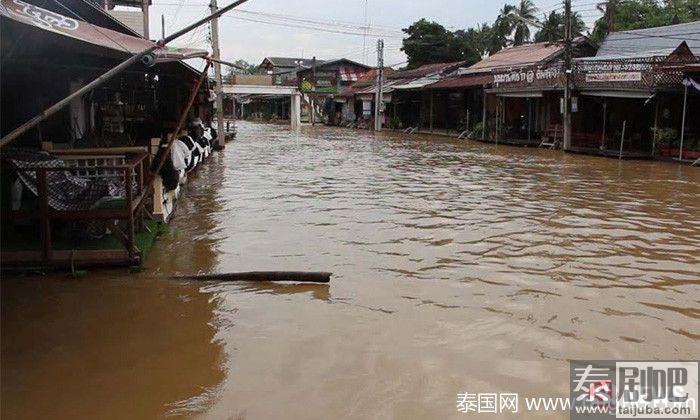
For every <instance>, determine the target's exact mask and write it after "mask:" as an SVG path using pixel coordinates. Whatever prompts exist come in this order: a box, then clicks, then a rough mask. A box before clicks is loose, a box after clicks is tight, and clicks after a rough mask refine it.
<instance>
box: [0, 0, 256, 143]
mask: <svg viewBox="0 0 700 420" xmlns="http://www.w3.org/2000/svg"><path fill="white" fill-rule="evenodd" d="M247 1H248V0H237V1H235V2H233V3H231V4H229V5H228V6H226V7H223V8H221V9H219V10H218V11H217V12H216V13H212V14H211V15H209V16H206V17H204V18H202V19H200V20H198V21H196V22H194V23H192V24H191V25H189V26H186V27H184V28H182V29H180V30H179V31H177V32H175V33H173V34H171V35H169V36H167V37H165V38H163V39H161V40H160V41H158V42H157V43H156V44H153V45H152V46H150V47H148V48H146V49H145V50H143V51H141V52H140V53H138V54H136V55H133V56H131V57H129V58H128V59H126V60H125V61H123V62H121V63H120V64H119V65H117V66H116V67H114V68H113V69H111V70H108V71H107V72H106V73H104V74H102V75H101V76H99V77H98V78H97V79H95V80H93V81H92V82H90V83H88V84H87V85H85V86H83V87H82V88H80V89H78V90H76V91H75V92H73V93H71V94H70V95H68V96H66V97H65V98H63V99H61V100H60V101H58V102H56V103H55V104H53V105H51V106H50V107H48V108H46V109H45V110H43V111H42V112H40V113H39V114H37V115H36V116H35V117H34V118H32V119H30V120H29V121H27V122H25V123H24V124H22V125H20V126H19V127H17V128H15V129H14V130H12V131H11V132H10V133H9V134H7V135H6V136H5V137H3V138H2V139H0V147H4V146H6V145H7V144H9V143H10V142H12V141H14V140H15V139H16V138H17V137H19V136H21V135H22V134H24V133H26V132H27V131H28V130H30V129H31V128H33V127H35V126H36V125H37V124H39V123H40V122H42V121H43V120H45V119H47V118H48V117H50V116H51V115H53V114H55V113H56V112H58V111H60V110H61V109H63V108H65V107H66V105H68V104H69V103H70V102H71V101H73V100H74V99H76V98H79V97H81V96H83V95H85V94H86V93H88V92H90V91H91V90H93V89H95V88H96V87H98V86H100V85H102V84H103V83H105V82H107V81H108V80H110V79H111V78H113V77H114V76H116V75H117V74H119V73H121V72H122V71H124V70H126V69H127V68H128V67H130V66H131V65H133V64H135V63H136V62H137V61H139V60H140V59H141V58H143V57H145V56H146V55H148V54H151V53H152V52H154V51H155V50H157V49H159V48H163V47H164V46H165V45H166V44H167V43H168V42H170V41H172V40H174V39H177V38H179V37H181V36H182V35H184V34H186V33H188V32H190V31H191V30H193V29H195V28H197V27H199V26H201V25H203V24H205V23H207V22H209V21H210V20H212V19H215V18H218V17H219V16H221V15H223V14H224V13H226V12H228V11H229V10H231V9H233V8H234V7H238V6H240V5H241V4H243V3H245V2H247Z"/></svg>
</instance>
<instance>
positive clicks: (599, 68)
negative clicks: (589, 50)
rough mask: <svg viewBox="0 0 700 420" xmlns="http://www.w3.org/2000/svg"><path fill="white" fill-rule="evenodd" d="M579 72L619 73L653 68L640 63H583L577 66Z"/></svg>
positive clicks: (647, 64)
mask: <svg viewBox="0 0 700 420" xmlns="http://www.w3.org/2000/svg"><path fill="white" fill-rule="evenodd" d="M576 68H577V70H578V71H582V72H588V73H619V72H633V71H637V72H639V71H645V70H649V69H650V68H651V63H644V62H639V61H600V62H598V61H582V62H580V63H578V64H577V65H576Z"/></svg>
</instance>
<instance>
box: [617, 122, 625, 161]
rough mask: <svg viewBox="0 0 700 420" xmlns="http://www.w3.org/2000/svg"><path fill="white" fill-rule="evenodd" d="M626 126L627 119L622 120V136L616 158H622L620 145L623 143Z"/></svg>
mask: <svg viewBox="0 0 700 420" xmlns="http://www.w3.org/2000/svg"><path fill="white" fill-rule="evenodd" d="M626 127H627V120H624V121H622V138H621V139H620V156H619V158H618V159H622V145H623V144H625V128H626Z"/></svg>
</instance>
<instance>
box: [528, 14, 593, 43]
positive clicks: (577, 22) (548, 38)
mask: <svg viewBox="0 0 700 420" xmlns="http://www.w3.org/2000/svg"><path fill="white" fill-rule="evenodd" d="M585 30H586V23H585V22H584V21H583V19H582V18H581V15H580V14H578V12H574V13H572V14H571V36H572V37H574V38H575V37H577V36H581V35H583V31H585ZM561 39H564V16H563V15H562V14H561V13H557V12H551V13H550V14H549V16H546V15H545V16H544V19H543V20H542V22H541V29H540V30H539V31H537V33H536V34H535V42H555V41H559V40H561Z"/></svg>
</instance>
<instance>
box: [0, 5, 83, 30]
mask: <svg viewBox="0 0 700 420" xmlns="http://www.w3.org/2000/svg"><path fill="white" fill-rule="evenodd" d="M13 3H14V5H12V4H9V3H8V4H7V6H8V8H7V10H8V11H9V12H10V13H14V14H15V15H19V16H24V17H28V18H30V19H31V20H32V21H33V22H34V23H35V24H36V25H37V26H41V27H42V28H46V29H63V30H68V31H74V30H76V29H78V26H79V23H78V21H77V20H75V19H71V18H69V17H66V16H63V15H59V14H58V13H54V12H51V11H49V10H46V9H42V8H41V7H37V6H35V5H33V4H29V3H25V2H23V1H21V0H14V1H13ZM15 5H16V6H15ZM17 6H19V7H17Z"/></svg>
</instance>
